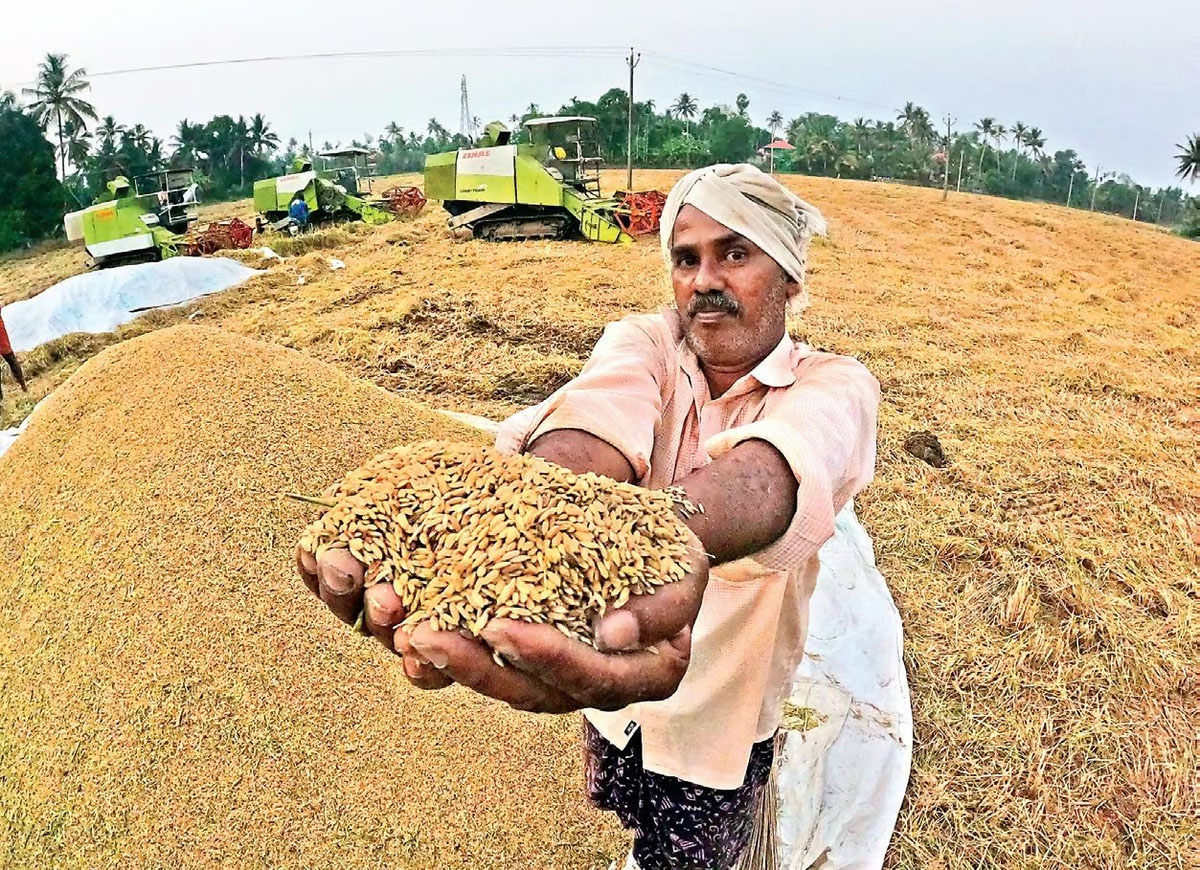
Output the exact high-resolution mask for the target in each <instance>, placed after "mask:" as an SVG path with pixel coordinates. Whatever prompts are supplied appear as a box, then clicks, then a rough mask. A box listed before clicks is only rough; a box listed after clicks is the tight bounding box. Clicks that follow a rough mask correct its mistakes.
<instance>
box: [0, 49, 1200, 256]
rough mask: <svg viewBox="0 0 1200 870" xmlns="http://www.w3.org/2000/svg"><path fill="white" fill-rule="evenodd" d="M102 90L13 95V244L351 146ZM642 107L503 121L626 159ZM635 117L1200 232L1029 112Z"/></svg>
mask: <svg viewBox="0 0 1200 870" xmlns="http://www.w3.org/2000/svg"><path fill="white" fill-rule="evenodd" d="M88 87H89V85H88V81H87V73H86V70H84V69H81V68H76V69H71V68H70V66H69V64H68V63H67V57H66V55H62V54H48V55H47V56H46V58H45V60H44V61H43V62H42V63H41V65H40V66H39V68H38V75H37V80H36V83H35V85H34V86H33V87H32V88H28V89H26V90H25V91H24V94H23V95H24V97H25V98H26V103H25V104H24V105H22V104H21V103H20V102H19V101H18V100H17V98H16V96H15V95H14V94H12V93H5V94H3V95H0V131H2V132H4V133H5V135H3V136H0V189H3V190H6V191H8V193H6V199H5V200H4V201H3V202H0V250H5V249H6V248H10V247H14V246H16V245H18V244H21V243H27V242H28V241H31V240H35V239H38V238H44V237H46V236H48V235H53V234H54V232H56V229H57V227H58V226H59V223H60V219H61V216H62V213H63V211H64V210H66V209H68V208H80V207H82V206H83V205H86V204H88V203H90V202H92V201H93V200H94V199H95V197H96V196H97V195H100V194H102V193H103V191H104V187H105V184H106V183H107V182H108V181H109V180H111V179H112V178H113V177H115V176H117V175H126V176H129V177H133V176H137V175H142V174H145V173H148V172H152V171H155V170H159V169H163V168H168V167H171V168H190V169H193V170H194V172H195V173H196V179H197V182H198V183H199V185H200V186H201V189H202V190H203V191H204V192H205V196H206V197H207V198H209V199H221V198H229V197H239V196H245V195H248V194H249V192H250V189H251V186H252V184H253V182H254V181H255V180H256V179H259V178H266V177H270V176H272V175H279V174H283V173H285V172H287V171H288V169H289V167H290V166H291V164H292V161H293V160H294V158H296V157H297V156H310V155H311V153H312V152H313V151H314V150H330V149H332V148H334V147H340V146H341V145H342V143H341V142H337V143H332V142H329V141H325V142H322V143H321V145H320V147H319V148H315V147H314V145H313V143H311V142H304V143H301V142H298V141H297V140H296V139H295V138H292V139H289V140H288V141H287V142H286V143H282V142H281V141H280V137H279V135H278V134H277V133H276V132H275V131H273V130H272V129H271V127H270V124H269V123H268V122H267V120H266V119H265V118H264V117H263V116H262V115H261V114H256V115H254V116H252V117H251V118H249V119H246V118H245V117H242V116H238V117H237V118H234V117H232V116H230V115H218V116H216V117H213V118H211V119H209V120H208V121H203V122H192V121H190V120H188V119H186V118H185V119H183V120H181V121H180V122H179V123H178V125H177V126H176V128H175V130H174V131H173V132H172V134H171V135H170V136H169V137H168V138H167V139H166V140H163V139H162V138H160V137H158V136H157V135H155V134H154V133H153V132H152V131H150V130H149V129H147V128H146V127H145V126H144V125H142V124H140V123H133V124H124V123H120V122H118V121H117V119H116V118H114V117H113V116H112V115H106V116H104V117H102V118H101V117H98V115H97V112H96V109H95V107H94V106H93V105H92V104H91V103H89V102H88V101H87V100H86V99H85V96H84V94H85V92H86V91H87V89H88ZM628 113H629V98H628V93H627V92H626V91H624V90H622V89H620V88H611V89H609V90H608V91H606V92H605V93H604V94H602V95H601V96H600V97H599V98H598V99H596V100H595V101H589V100H580V99H579V98H578V97H573V98H572V99H571V100H570V101H569V102H567V103H565V104H564V105H562V106H560V107H559V108H558V110H557V111H554V112H544V111H543V110H542V109H541V107H539V106H538V105H536V104H530V105H528V106H527V107H526V108H525V110H524V111H522V112H514V113H512V114H511V115H510V116H509V117H508V118H506V119H503V120H505V121H506V122H507V123H508V125H509V126H510V127H511V128H512V129H513V131H514V132H515V133H517V134H518V137H519V132H520V129H521V125H522V124H523V123H524V122H525V121H526V120H529V119H530V118H536V117H543V116H546V115H551V114H558V115H567V114H569V115H588V116H591V117H594V118H596V120H597V128H598V136H599V145H600V149H601V153H602V155H603V156H604V157H605V159H606V160H607V161H608V162H609V163H610V165H612V164H623V163H624V162H625V161H626V158H627V148H628V146H627V135H628V132H627V119H628ZM633 118H634V128H633V137H632V150H633V162H634V163H635V164H636V165H637V166H640V167H647V168H656V167H662V168H690V167H695V166H701V165H704V164H706V163H713V162H727V163H738V162H744V161H755V162H760V163H763V164H765V165H770V166H771V168H773V169H774V170H775V171H778V172H801V173H805V174H809V175H824V176H832V177H838V178H856V179H867V180H887V181H896V182H902V183H907V184H917V185H926V186H935V187H940V186H942V185H943V184H944V183H946V182H947V181H948V182H949V184H950V185H951V186H953V187H955V189H961V190H967V191H971V192H976V193H985V194H991V195H995V196H1005V197H1012V198H1017V199H1035V200H1044V201H1047V202H1055V203H1060V204H1065V205H1071V206H1074V207H1078V208H1088V209H1092V210H1094V211H1101V212H1107V213H1110V214H1117V215H1123V216H1125V217H1131V218H1134V219H1136V220H1141V221H1147V222H1152V223H1160V224H1164V225H1178V226H1179V228H1180V231H1181V232H1182V233H1184V234H1185V235H1189V236H1191V237H1193V238H1200V200H1197V199H1196V198H1195V197H1192V196H1188V195H1187V194H1186V193H1185V192H1184V190H1183V188H1182V187H1176V186H1171V187H1166V188H1159V189H1151V188H1149V187H1147V186H1143V185H1139V184H1138V183H1137V182H1135V181H1134V180H1133V179H1132V178H1130V177H1129V176H1128V175H1125V174H1117V173H1115V172H1113V171H1111V170H1110V171H1102V170H1101V168H1100V167H1095V168H1093V169H1089V168H1088V167H1087V166H1085V165H1084V163H1083V161H1082V160H1081V159H1080V158H1079V156H1078V154H1077V153H1076V152H1075V151H1074V150H1073V149H1069V148H1064V149H1055V150H1051V149H1049V148H1048V147H1047V139H1046V135H1045V134H1044V133H1043V132H1042V130H1041V129H1040V128H1038V127H1036V126H1033V125H1029V124H1026V123H1024V122H1021V121H1017V122H1014V123H1013V124H1012V125H1011V126H1007V125H1005V124H1003V123H1001V122H999V121H997V120H996V119H995V118H992V117H984V118H981V119H979V120H978V121H976V122H974V123H973V124H971V125H970V126H969V127H967V128H965V129H959V130H954V129H953V128H952V129H951V130H950V131H949V135H947V133H946V131H945V129H944V128H940V129H939V128H938V127H937V126H935V124H934V122H933V120H932V118H931V117H930V114H929V112H928V111H927V110H926V109H924V108H923V107H921V106H918V105H916V104H914V103H912V102H909V103H906V104H905V105H904V107H903V108H901V109H899V110H897V113H896V115H895V117H892V118H886V119H867V118H862V117H859V118H854V119H852V120H849V121H846V120H843V119H841V118H838V117H837V116H835V115H829V114H823V113H818V112H807V113H804V114H802V115H799V116H798V117H795V118H792V119H790V120H788V121H786V122H785V119H784V117H783V116H782V114H781V113H780V112H779V111H778V110H773V111H771V112H769V113H768V114H767V115H766V117H765V119H764V121H763V123H762V124H756V123H755V122H754V121H753V120H752V118H751V115H750V100H749V99H748V98H747V96H746V95H745V94H738V95H737V96H736V98H735V99H734V103H733V105H724V104H717V105H712V106H708V107H706V108H701V106H700V104H699V102H698V100H697V99H696V97H695V96H694V95H692V94H689V93H686V92H685V93H682V94H680V95H679V96H678V97H676V98H675V99H674V100H673V101H672V102H671V103H670V104H669V105H667V106H666V107H664V108H661V109H660V108H659V107H658V106H657V105H656V102H655V101H654V100H653V99H650V100H644V101H635V102H634V106H633ZM481 126H482V125H481V123H480V120H479V119H478V118H474V119H472V123H471V127H472V129H471V130H469V131H466V132H465V133H464V132H462V131H460V132H458V133H451V132H450V131H449V130H448V129H447V128H446V127H445V126H443V125H442V124H441V123H440V122H439V121H438V120H437V119H436V118H430V119H429V121H428V123H427V124H425V125H424V127H423V129H415V130H405V128H404V127H403V126H401V125H399V124H397V123H395V122H391V123H389V124H387V125H386V126H385V127H384V129H383V130H382V131H380V132H379V133H378V134H370V133H364V134H363V135H362V136H361V137H357V138H354V139H352V140H351V141H350V143H348V144H350V145H354V146H358V147H362V148H366V149H368V150H369V151H370V152H371V158H370V159H371V161H372V162H373V163H374V164H375V167H376V170H377V172H378V173H379V174H392V173H398V172H414V171H419V170H421V169H422V168H423V166H424V159H425V156H426V155H427V154H431V153H437V152H440V151H446V150H450V149H454V148H461V147H469V146H470V145H472V144H473V143H474V142H475V141H476V137H477V135H478V132H479V130H480V128H481ZM43 134H44V135H43ZM773 143H774V144H773ZM1178 147H1179V148H1180V153H1179V154H1178V155H1176V159H1177V161H1178V169H1177V174H1178V176H1179V177H1180V179H1181V180H1182V181H1184V182H1188V181H1191V182H1195V181H1197V180H1200V136H1197V135H1193V136H1191V137H1189V138H1188V139H1186V140H1185V142H1184V144H1181V145H1179V146H1178ZM56 169H57V172H56V171H55V170H56ZM947 175H948V176H949V177H948V178H947Z"/></svg>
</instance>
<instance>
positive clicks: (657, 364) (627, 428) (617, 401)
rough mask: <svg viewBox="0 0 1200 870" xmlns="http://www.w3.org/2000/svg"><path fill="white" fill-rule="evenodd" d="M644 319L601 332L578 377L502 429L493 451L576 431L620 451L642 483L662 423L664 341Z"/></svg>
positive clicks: (518, 447)
mask: <svg viewBox="0 0 1200 870" xmlns="http://www.w3.org/2000/svg"><path fill="white" fill-rule="evenodd" d="M645 320H646V319H645V318H643V317H627V318H625V319H624V320H620V321H618V322H616V323H610V324H609V325H608V326H607V327H605V329H604V334H603V335H602V336H601V337H600V340H599V341H598V342H597V343H596V346H595V348H593V350H592V355H591V357H589V359H588V361H587V364H586V365H585V366H584V367H583V371H581V372H580V373H579V376H578V377H576V378H575V379H574V380H572V381H571V382H570V383H568V384H566V385H564V386H563V387H562V388H560V389H559V390H558V391H557V392H555V393H554V394H552V395H551V396H550V397H549V398H547V399H546V400H545V401H544V402H542V403H541V404H539V405H535V406H534V407H532V408H527V409H525V410H524V411H520V412H518V413H517V414H515V415H513V416H512V417H509V418H508V419H507V420H505V421H504V422H503V423H502V424H501V426H500V431H499V432H498V433H497V436H496V447H497V449H499V450H502V451H504V452H507V453H521V452H523V451H524V450H525V449H526V448H527V447H528V446H529V445H530V444H531V443H533V442H534V441H536V440H537V439H538V438H540V437H541V436H542V435H544V434H546V433H547V432H553V431H555V430H560V429H579V430H582V431H584V432H588V433H590V434H592V435H595V436H596V437H597V438H600V439H601V440H603V441H606V442H608V443H609V444H611V445H612V446H613V447H614V448H616V449H617V450H619V451H620V452H621V454H622V455H624V457H625V458H626V459H627V460H629V464H630V465H631V466H632V467H633V470H634V475H635V478H636V479H637V480H644V479H645V478H646V477H647V476H648V475H649V473H650V456H651V454H652V453H653V450H654V437H655V434H656V432H657V430H658V427H659V424H660V421H661V419H662V405H663V399H662V384H663V382H664V379H665V377H666V359H667V354H666V352H665V351H666V349H665V347H664V346H663V344H662V343H663V341H664V340H665V339H664V337H663V336H661V335H658V334H656V330H654V329H652V328H650V326H649V324H648V323H646V322H645Z"/></svg>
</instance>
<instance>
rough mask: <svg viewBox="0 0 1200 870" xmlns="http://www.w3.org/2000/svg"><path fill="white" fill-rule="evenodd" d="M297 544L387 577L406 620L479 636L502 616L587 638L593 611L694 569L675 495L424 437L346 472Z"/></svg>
mask: <svg viewBox="0 0 1200 870" xmlns="http://www.w3.org/2000/svg"><path fill="white" fill-rule="evenodd" d="M330 497H331V498H332V499H334V500H335V504H334V506H333V507H332V508H331V509H330V510H329V511H328V512H327V513H326V514H325V515H324V516H322V517H321V518H320V519H319V520H317V521H316V522H315V523H313V524H312V525H310V526H309V527H308V529H306V530H305V532H304V534H303V535H302V536H301V538H300V546H301V547H303V548H304V549H305V550H307V551H308V552H309V553H314V554H318V555H319V554H320V553H321V552H322V551H324V550H326V549H328V548H330V547H344V548H347V549H349V551H350V553H351V555H353V556H354V557H355V558H356V559H358V560H359V561H361V562H363V563H364V564H366V565H367V574H366V581H367V584H368V585H372V584H375V583H391V584H392V585H393V587H394V588H395V590H396V594H397V595H398V596H399V598H400V601H401V603H402V604H403V605H404V609H405V611H406V612H407V613H408V614H409V615H408V618H407V619H406V620H405V624H408V625H415V624H416V623H420V622H424V621H426V620H428V621H429V622H430V623H431V624H432V626H433V628H434V630H435V631H436V630H439V629H440V630H445V631H448V630H452V629H453V630H456V629H463V630H467V631H470V632H472V633H473V634H475V635H478V634H479V633H480V632H481V631H482V630H483V628H484V627H485V626H486V625H487V623H488V621H489V620H490V619H492V618H493V617H495V618H509V619H519V620H523V621H526V622H534V623H545V624H548V625H552V626H554V627H555V628H557V629H558V630H560V631H561V632H563V633H564V634H565V635H567V636H568V637H572V638H575V639H577V640H581V641H584V642H586V643H590V642H591V638H592V626H591V622H592V618H593V617H594V616H597V615H602V614H603V613H604V611H605V609H606V607H607V606H608V605H609V604H611V605H612V606H614V607H620V606H621V605H623V604H625V602H627V601H628V600H629V597H630V596H631V595H644V594H650V593H653V592H654V590H655V589H656V588H658V587H659V586H661V585H662V584H664V583H669V582H671V581H674V580H681V579H683V577H684V575H685V574H686V573H687V563H688V532H687V527H686V526H684V525H683V523H682V521H681V520H680V518H679V516H678V515H677V514H676V510H677V508H679V507H680V506H683V507H684V508H685V509H688V507H689V506H687V505H686V503H685V502H682V501H681V499H680V497H679V496H678V495H677V494H676V493H674V492H666V491H657V492H656V491H651V490H647V489H644V488H642V487H638V486H633V485H632V484H627V483H618V482H617V481H614V480H611V479H609V478H605V477H602V476H599V475H596V474H590V473H589V474H578V475H577V474H573V473H571V472H570V471H567V470H566V469H565V468H562V467H560V466H557V465H555V464H553V463H551V462H547V461H545V460H543V459H540V458H538V457H536V456H507V455H505V454H502V453H500V452H498V451H496V450H494V449H492V448H488V447H475V446H473V445H463V444H447V443H443V442H438V441H427V442H423V443H421V444H417V445H413V446H410V447H400V448H396V449H393V450H389V451H386V452H384V453H381V454H380V455H378V456H376V457H374V458H372V459H371V460H370V461H369V462H367V463H366V464H365V465H364V466H362V467H361V468H359V469H358V470H356V471H354V472H352V473H351V474H350V475H348V476H347V477H346V478H345V479H344V480H343V481H342V482H341V483H340V484H338V486H337V487H336V488H335V490H334V491H333V493H331V496H330Z"/></svg>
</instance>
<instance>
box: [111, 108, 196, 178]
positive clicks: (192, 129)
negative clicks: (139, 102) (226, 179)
mask: <svg viewBox="0 0 1200 870" xmlns="http://www.w3.org/2000/svg"><path fill="white" fill-rule="evenodd" d="M106 120H109V119H106ZM204 142H205V136H204V125H203V124H193V123H191V122H190V121H188V119H187V118H184V119H183V120H182V121H180V122H179V126H178V127H176V128H175V135H174V136H172V137H171V147H172V148H173V149H174V154H173V155H172V156H173V157H174V158H175V160H176V164H177V165H178V166H181V167H187V166H191V165H192V164H194V163H195V162H196V161H197V160H203V159H204V157H205V156H206V154H205V152H204Z"/></svg>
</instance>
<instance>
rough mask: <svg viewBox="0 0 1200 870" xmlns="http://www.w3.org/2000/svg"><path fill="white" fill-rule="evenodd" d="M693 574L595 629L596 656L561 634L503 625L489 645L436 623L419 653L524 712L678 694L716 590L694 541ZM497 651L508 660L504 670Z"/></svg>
mask: <svg viewBox="0 0 1200 870" xmlns="http://www.w3.org/2000/svg"><path fill="white" fill-rule="evenodd" d="M689 552H690V554H691V562H690V565H689V570H688V573H687V575H686V576H685V577H684V578H683V579H682V580H680V581H678V582H676V583H669V584H666V585H665V586H661V587H659V588H658V589H657V590H656V591H655V592H654V593H653V594H651V595H637V596H634V597H632V598H631V599H630V600H629V603H628V604H626V605H625V606H624V607H621V608H620V609H617V610H612V611H609V612H608V613H607V614H606V615H605V616H604V617H602V618H601V619H599V620H598V621H597V623H596V625H595V638H596V646H597V648H596V649H593V648H591V647H589V646H587V645H586V644H583V643H580V642H579V641H576V640H572V639H570V638H568V637H566V636H565V635H564V634H562V633H561V632H560V631H558V629H556V628H553V627H551V626H548V625H536V624H530V623H526V622H518V621H515V620H509V619H493V620H491V621H490V622H489V623H488V624H487V627H486V628H484V629H483V632H482V640H480V639H476V638H472V637H469V636H464V634H462V633H459V632H454V631H433V630H432V629H431V628H430V627H429V625H428V624H423V625H420V626H418V627H417V628H416V629H415V630H414V631H413V633H412V646H413V648H414V649H415V650H416V651H417V652H419V653H420V654H421V655H422V656H423V657H424V658H425V660H427V661H428V662H430V663H431V664H432V665H433V666H434V667H435V668H437V669H438V670H439V671H440V672H441V673H442V674H445V675H446V676H448V677H449V678H451V679H453V680H454V681H455V682H457V683H461V684H462V685H464V686H467V687H468V688H471V689H474V690H475V691H476V692H479V693H480V694H483V695H487V696H489V697H492V698H496V699H498V700H500V701H504V702H505V703H507V704H509V705H510V706H512V707H515V708H517V709H519V710H529V711H533V712H540V713H565V712H568V711H571V710H578V709H581V708H584V707H591V708H596V709H601V710H617V709H620V708H621V707H625V706H628V705H629V704H633V703H636V702H639V701H657V700H662V699H664V698H667V697H670V696H671V695H672V694H673V693H674V692H675V690H676V689H677V688H678V687H679V683H680V682H681V681H682V680H683V676H684V674H685V673H686V672H687V667H688V663H689V661H690V660H691V641H692V636H691V632H692V625H693V624H694V623H695V621H696V615H697V613H698V612H699V610H700V602H701V600H702V598H703V596H704V589H705V587H706V585H707V584H708V557H707V556H706V555H705V554H704V550H703V547H702V546H701V545H700V542H699V540H698V539H696V538H695V536H692V541H691V545H690V547H689ZM493 651H495V652H497V653H499V654H500V655H501V656H502V657H503V658H504V660H505V661H506V662H507V663H508V666H507V667H502V666H500V665H498V664H497V663H496V662H495V661H494V659H493V658H492V653H493Z"/></svg>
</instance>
